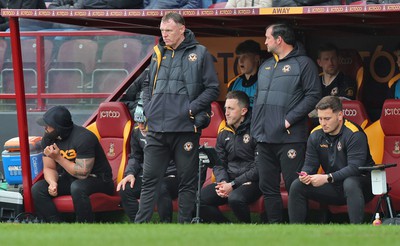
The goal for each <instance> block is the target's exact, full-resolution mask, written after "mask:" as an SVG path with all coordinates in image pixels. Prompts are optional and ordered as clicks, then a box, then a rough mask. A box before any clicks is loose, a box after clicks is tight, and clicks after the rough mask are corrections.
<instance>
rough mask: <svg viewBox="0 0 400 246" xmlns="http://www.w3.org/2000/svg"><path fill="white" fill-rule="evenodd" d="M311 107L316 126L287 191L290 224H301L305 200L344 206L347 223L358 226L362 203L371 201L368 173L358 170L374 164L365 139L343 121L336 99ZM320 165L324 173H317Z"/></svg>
mask: <svg viewBox="0 0 400 246" xmlns="http://www.w3.org/2000/svg"><path fill="white" fill-rule="evenodd" d="M315 108H316V109H317V113H318V118H319V123H320V126H318V127H316V128H315V129H314V130H313V131H312V133H311V135H310V137H309V139H308V143H307V154H306V161H305V163H304V167H303V168H302V171H301V172H300V174H299V178H298V179H296V180H295V181H294V182H293V184H292V186H291V188H290V193H289V206H288V209H289V219H290V223H304V222H305V220H306V216H307V205H308V199H310V200H315V201H319V202H322V203H324V204H334V205H345V204H347V207H348V214H349V218H350V223H354V224H359V223H362V222H363V221H364V204H365V202H366V201H370V200H371V199H372V198H373V194H372V191H371V189H372V188H371V178H370V172H367V173H362V172H360V171H359V170H358V168H359V167H364V166H373V165H374V161H373V160H372V157H371V155H370V152H369V147H368V140H367V136H366V135H365V133H364V132H363V130H362V129H361V127H360V126H358V125H356V124H354V123H352V122H350V121H348V120H346V119H344V118H343V111H342V103H341V101H340V99H339V98H338V97H336V96H326V97H324V98H322V99H321V101H320V102H319V103H318V104H317V106H316V107H315ZM320 165H321V166H322V168H323V170H324V171H325V173H324V174H318V173H317V171H318V169H319V167H320Z"/></svg>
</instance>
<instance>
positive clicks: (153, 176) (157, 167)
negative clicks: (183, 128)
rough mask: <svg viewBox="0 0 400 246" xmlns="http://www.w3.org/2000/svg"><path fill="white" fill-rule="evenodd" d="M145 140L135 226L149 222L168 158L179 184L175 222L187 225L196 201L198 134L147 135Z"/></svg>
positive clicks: (152, 133)
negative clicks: (173, 162) (172, 162)
mask: <svg viewBox="0 0 400 246" xmlns="http://www.w3.org/2000/svg"><path fill="white" fill-rule="evenodd" d="M146 140H147V144H146V146H145V147H144V165H143V179H142V181H143V183H142V191H141V195H140V197H141V198H140V202H139V211H138V213H137V215H136V218H135V223H146V222H150V220H151V217H152V215H153V209H154V204H155V199H156V191H157V190H158V189H159V187H160V185H161V180H162V179H163V177H164V175H165V172H166V170H167V167H168V165H169V161H170V159H171V158H173V159H174V161H175V165H176V169H177V174H178V181H179V188H178V191H179V192H178V206H179V211H178V222H179V223H190V222H191V220H192V212H193V210H194V205H195V200H196V190H197V171H198V165H199V140H200V134H198V133H194V132H173V133H155V132H148V133H147V135H146Z"/></svg>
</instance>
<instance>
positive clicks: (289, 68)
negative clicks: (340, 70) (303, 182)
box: [251, 24, 321, 223]
mask: <svg viewBox="0 0 400 246" xmlns="http://www.w3.org/2000/svg"><path fill="white" fill-rule="evenodd" d="M265 37H266V40H265V45H266V46H267V50H268V52H271V53H272V54H273V57H271V58H270V59H268V60H266V61H265V62H264V63H263V64H262V65H261V67H260V69H259V72H258V87H257V92H256V95H255V99H254V105H253V117H252V122H251V134H252V136H253V137H254V138H255V139H256V141H257V152H258V158H256V163H257V168H258V171H259V176H260V181H259V184H260V190H261V192H262V193H263V195H264V201H265V210H266V215H267V219H268V221H269V222H270V223H281V222H282V218H283V217H282V210H283V202H282V197H281V193H280V180H281V175H280V174H281V173H282V176H283V179H284V181H285V187H286V190H288V191H289V189H290V185H291V183H292V182H293V180H295V179H296V178H297V177H298V175H297V174H296V171H299V170H300V169H301V167H302V166H303V163H304V157H305V149H306V142H307V138H308V133H309V131H308V113H309V112H311V111H312V110H313V109H314V107H315V105H316V104H317V102H318V100H319V99H320V97H321V85H320V82H319V77H318V68H317V66H316V64H315V63H314V62H313V61H312V60H311V59H310V58H309V57H307V56H306V53H305V50H304V49H303V48H302V46H301V44H300V43H298V42H297V43H296V39H295V34H294V31H293V29H292V28H291V27H290V26H288V25H286V24H273V25H270V26H268V27H267V29H266V33H265Z"/></svg>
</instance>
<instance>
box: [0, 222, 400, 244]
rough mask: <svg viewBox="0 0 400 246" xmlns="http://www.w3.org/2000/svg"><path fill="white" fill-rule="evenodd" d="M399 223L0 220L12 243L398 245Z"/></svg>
mask: <svg viewBox="0 0 400 246" xmlns="http://www.w3.org/2000/svg"><path fill="white" fill-rule="evenodd" d="M398 234H399V227H397V226H372V225H369V224H364V225H339V224H327V225H317V224H312V225H285V224H282V225H266V224H263V225H262V224H258V225H256V224H252V225H243V224H220V225H215V224H191V225H190V224H187V225H178V224H140V225H138V224H126V223H125V224H13V223H0V244H1V245H2V246H7V245H29V246H34V245H42V246H43V245H54V246H58V245H68V246H75V245H97V246H98V245H110V246H111V245H124V244H126V245H208V246H210V245H229V246H232V245H241V246H244V245H281V246H285V245H291V246H292V245H324V246H327V245H328V246H329V245H335V246H338V245H357V244H358V245H362V246H367V245H397V243H398V240H399V235H398Z"/></svg>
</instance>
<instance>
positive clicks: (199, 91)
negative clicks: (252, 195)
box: [135, 12, 219, 223]
mask: <svg viewBox="0 0 400 246" xmlns="http://www.w3.org/2000/svg"><path fill="white" fill-rule="evenodd" d="M160 31H161V35H162V37H161V39H160V41H159V44H158V45H157V46H155V47H154V54H153V57H152V61H151V63H150V66H149V80H148V81H144V84H143V93H144V95H143V101H144V109H145V115H146V117H147V123H148V127H149V131H148V133H147V138H146V140H147V146H146V148H145V149H144V166H143V184H142V192H141V199H140V203H139V212H138V214H137V215H136V219H135V222H136V223H144V222H149V221H150V219H151V216H152V214H153V208H154V193H155V191H156V189H157V186H158V185H159V184H160V181H161V180H162V177H163V176H164V173H165V171H166V169H167V167H168V164H169V161H170V159H171V158H173V159H174V160H175V164H176V169H177V172H178V180H179V197H178V203H179V213H178V222H179V223H190V222H191V220H192V212H193V209H194V204H195V198H196V184H197V170H198V162H199V140H200V131H201V129H202V128H204V127H207V126H208V124H209V122H210V113H211V106H210V105H211V102H212V101H215V100H216V99H217V98H218V95H219V82H218V78H217V73H216V71H215V68H214V63H213V60H212V57H211V55H210V54H209V53H208V51H207V49H206V48H205V47H204V46H202V45H200V44H199V43H198V42H197V41H196V39H195V37H194V34H193V32H192V31H190V30H189V29H186V28H185V21H184V19H183V17H182V16H181V15H180V14H178V13H172V12H170V13H167V14H166V15H165V16H164V17H163V18H162V19H161V24H160Z"/></svg>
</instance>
